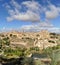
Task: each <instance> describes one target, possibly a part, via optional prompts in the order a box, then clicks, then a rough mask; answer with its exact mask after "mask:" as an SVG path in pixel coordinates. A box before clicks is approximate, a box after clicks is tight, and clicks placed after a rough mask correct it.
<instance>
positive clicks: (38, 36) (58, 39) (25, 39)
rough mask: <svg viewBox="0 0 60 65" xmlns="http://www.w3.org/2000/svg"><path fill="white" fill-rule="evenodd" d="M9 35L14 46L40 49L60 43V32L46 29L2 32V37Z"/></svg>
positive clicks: (0, 35) (0, 37)
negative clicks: (51, 31)
mask: <svg viewBox="0 0 60 65" xmlns="http://www.w3.org/2000/svg"><path fill="white" fill-rule="evenodd" d="M4 37H8V38H9V39H10V45H11V46H13V47H16V46H18V47H21V46H24V47H27V48H29V47H32V46H34V47H36V46H37V47H39V48H40V49H43V48H47V47H53V46H56V45H58V44H60V34H56V33H50V32H48V31H46V30H42V31H40V32H18V31H10V32H5V33H0V39H2V38H4Z"/></svg>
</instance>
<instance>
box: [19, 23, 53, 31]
mask: <svg viewBox="0 0 60 65" xmlns="http://www.w3.org/2000/svg"><path fill="white" fill-rule="evenodd" d="M48 28H53V25H52V24H50V23H49V22H40V23H38V24H32V25H23V26H21V28H20V29H21V30H25V31H31V30H32V31H40V30H42V29H48Z"/></svg>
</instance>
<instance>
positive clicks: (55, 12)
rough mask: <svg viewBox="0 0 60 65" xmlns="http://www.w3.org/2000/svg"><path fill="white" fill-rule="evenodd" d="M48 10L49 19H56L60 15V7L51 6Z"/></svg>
mask: <svg viewBox="0 0 60 65" xmlns="http://www.w3.org/2000/svg"><path fill="white" fill-rule="evenodd" d="M48 8H49V10H47V11H46V12H45V14H46V18H47V19H54V18H56V17H58V16H59V15H60V7H57V6H55V5H53V4H50V5H49V7H48Z"/></svg>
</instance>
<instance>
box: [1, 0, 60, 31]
mask: <svg viewBox="0 0 60 65" xmlns="http://www.w3.org/2000/svg"><path fill="white" fill-rule="evenodd" d="M41 29H48V30H50V31H54V32H60V0H0V31H6V30H25V31H33V30H34V31H40V30H41Z"/></svg>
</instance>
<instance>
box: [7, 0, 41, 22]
mask: <svg viewBox="0 0 60 65" xmlns="http://www.w3.org/2000/svg"><path fill="white" fill-rule="evenodd" d="M11 4H12V6H13V8H14V9H11V6H10V8H9V9H8V13H9V15H10V16H9V17H7V20H8V21H13V20H22V21H31V22H37V21H40V4H39V3H37V2H35V1H25V2H22V3H21V4H18V3H17V2H16V1H14V0H12V1H11ZM22 6H24V7H25V8H27V10H26V12H21V9H22ZM7 7H8V6H7Z"/></svg>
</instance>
